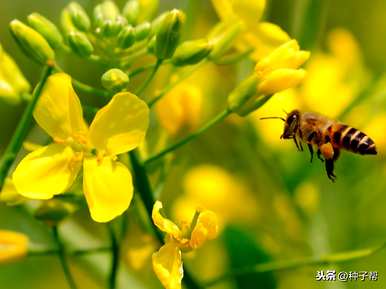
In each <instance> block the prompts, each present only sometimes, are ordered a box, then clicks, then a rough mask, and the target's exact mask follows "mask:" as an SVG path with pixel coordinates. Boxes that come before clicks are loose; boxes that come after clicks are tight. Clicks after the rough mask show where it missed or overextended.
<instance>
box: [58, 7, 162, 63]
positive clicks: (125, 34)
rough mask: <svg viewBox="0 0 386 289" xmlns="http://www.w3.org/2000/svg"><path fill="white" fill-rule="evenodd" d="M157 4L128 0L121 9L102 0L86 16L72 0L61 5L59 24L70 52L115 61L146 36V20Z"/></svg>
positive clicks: (109, 61)
mask: <svg viewBox="0 0 386 289" xmlns="http://www.w3.org/2000/svg"><path fill="white" fill-rule="evenodd" d="M145 2H146V3H147V4H146V5H145ZM157 8H158V1H156V0H153V1H143V0H129V1H128V2H127V3H126V4H125V6H124V7H123V9H122V11H121V10H120V9H119V7H118V6H117V5H116V4H115V2H114V1H111V0H105V1H103V2H101V3H100V4H98V5H96V6H95V7H94V9H93V13H92V17H90V16H89V15H88V14H87V12H86V11H85V10H84V9H83V7H82V6H81V5H80V4H78V3H77V2H72V3H70V4H69V5H67V6H66V7H65V8H64V9H63V11H62V15H61V24H62V28H63V32H64V34H65V39H66V42H67V44H68V46H69V47H70V49H71V50H72V51H73V52H74V53H76V54H77V55H79V56H80V57H86V58H87V57H90V56H91V55H94V56H97V57H98V58H100V59H102V60H105V61H104V62H108V63H116V62H119V61H120V60H121V59H122V58H124V57H126V56H130V54H131V53H133V51H135V50H136V49H135V48H137V47H135V46H136V45H138V46H139V45H140V44H141V42H145V44H146V41H147V40H148V39H150V36H151V33H152V25H151V23H150V22H149V21H150V20H151V18H152V17H153V15H154V14H155V13H156V10H157ZM130 49H132V51H131V50H130Z"/></svg>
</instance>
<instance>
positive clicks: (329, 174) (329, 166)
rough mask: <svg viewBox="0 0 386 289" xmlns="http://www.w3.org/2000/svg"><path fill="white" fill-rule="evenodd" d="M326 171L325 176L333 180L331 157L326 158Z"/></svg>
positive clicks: (332, 161)
mask: <svg viewBox="0 0 386 289" xmlns="http://www.w3.org/2000/svg"><path fill="white" fill-rule="evenodd" d="M325 164H326V172H327V177H328V178H329V179H330V180H331V181H333V182H335V178H336V176H335V174H334V160H333V159H328V160H327V159H326V163H325Z"/></svg>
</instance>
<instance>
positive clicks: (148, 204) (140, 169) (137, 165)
mask: <svg viewBox="0 0 386 289" xmlns="http://www.w3.org/2000/svg"><path fill="white" fill-rule="evenodd" d="M129 156H130V162H131V166H132V167H133V172H134V179H135V184H136V187H137V188H138V191H139V193H140V196H141V199H142V202H143V203H144V205H145V208H146V212H147V215H148V216H149V218H150V219H151V215H152V211H153V205H154V203H155V200H154V196H153V191H152V188H151V185H150V181H149V178H148V177H147V173H146V169H145V166H144V165H143V162H142V161H141V160H140V158H139V156H138V152H137V151H136V150H134V151H131V152H130V153H129ZM153 228H154V234H155V236H156V237H157V239H158V241H159V242H160V243H163V241H164V238H163V236H162V234H161V232H160V231H159V230H158V229H157V228H156V227H153Z"/></svg>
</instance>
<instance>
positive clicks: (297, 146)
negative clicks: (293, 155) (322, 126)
mask: <svg viewBox="0 0 386 289" xmlns="http://www.w3.org/2000/svg"><path fill="white" fill-rule="evenodd" d="M293 140H294V143H295V145H296V148H297V149H298V151H300V147H299V144H298V141H297V140H296V136H294V137H293Z"/></svg>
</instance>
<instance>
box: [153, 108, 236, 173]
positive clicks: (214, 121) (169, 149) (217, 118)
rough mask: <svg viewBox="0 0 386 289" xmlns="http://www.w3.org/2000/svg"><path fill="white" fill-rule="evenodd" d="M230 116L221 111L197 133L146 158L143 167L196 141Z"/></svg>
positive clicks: (227, 112)
mask: <svg viewBox="0 0 386 289" xmlns="http://www.w3.org/2000/svg"><path fill="white" fill-rule="evenodd" d="M230 114H231V111H229V110H228V109H225V110H223V111H222V112H220V113H219V114H217V115H216V116H215V117H214V118H212V119H211V120H209V121H208V122H207V123H205V124H204V125H203V126H202V127H201V128H199V129H198V130H197V131H195V132H193V133H191V134H190V135H188V136H187V137H185V138H183V139H182V140H180V141H178V142H176V143H174V144H172V145H170V146H169V147H167V148H165V149H163V150H162V151H160V152H159V153H158V154H156V155H154V156H152V157H150V158H148V159H147V160H146V161H145V166H147V165H149V164H150V163H152V162H154V161H156V160H158V159H160V158H162V157H163V156H164V155H166V154H168V153H171V152H173V151H175V150H177V149H179V148H180V147H182V146H183V145H185V144H187V143H189V142H191V141H192V140H194V139H196V138H197V137H198V136H200V135H201V134H203V133H204V132H205V131H207V130H208V129H209V128H211V127H212V126H214V125H216V124H218V123H219V122H221V121H223V120H224V119H225V118H226V117H227V116H228V115H230Z"/></svg>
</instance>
